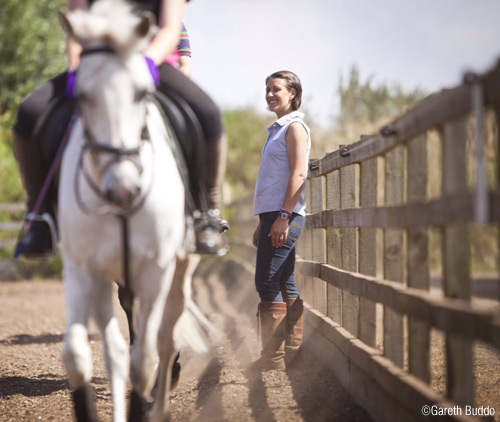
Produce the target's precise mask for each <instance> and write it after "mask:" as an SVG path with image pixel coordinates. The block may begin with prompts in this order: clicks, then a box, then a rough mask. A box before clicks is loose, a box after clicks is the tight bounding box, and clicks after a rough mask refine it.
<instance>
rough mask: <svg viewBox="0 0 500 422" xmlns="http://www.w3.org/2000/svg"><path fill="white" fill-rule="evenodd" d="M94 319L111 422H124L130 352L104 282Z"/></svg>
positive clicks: (111, 288)
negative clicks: (110, 404)
mask: <svg viewBox="0 0 500 422" xmlns="http://www.w3.org/2000/svg"><path fill="white" fill-rule="evenodd" d="M97 286H98V287H97V295H96V299H98V300H96V302H95V312H94V319H95V322H96V324H97V326H98V327H99V330H100V333H101V338H102V340H103V346H104V357H105V361H106V367H107V370H108V377H109V380H110V384H111V396H112V400H113V421H114V422H123V421H125V415H126V401H125V395H126V388H127V381H128V375H129V349H128V346H127V343H126V341H125V339H124V338H123V336H122V334H121V331H120V328H119V325H118V320H117V318H116V317H115V315H114V312H113V304H112V300H113V293H114V292H113V285H112V284H111V283H109V282H107V281H102V282H99V283H98V285H97Z"/></svg>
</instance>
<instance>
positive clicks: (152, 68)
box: [144, 56, 160, 86]
mask: <svg viewBox="0 0 500 422" xmlns="http://www.w3.org/2000/svg"><path fill="white" fill-rule="evenodd" d="M144 58H145V59H146V64H147V65H148V69H149V73H151V77H152V78H153V82H154V84H155V86H158V84H159V83H160V70H159V69H158V66H156V63H155V62H154V60H153V59H152V58H151V57H148V56H144Z"/></svg>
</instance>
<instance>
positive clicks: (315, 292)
mask: <svg viewBox="0 0 500 422" xmlns="http://www.w3.org/2000/svg"><path fill="white" fill-rule="evenodd" d="M324 190H325V177H324V176H320V177H316V178H314V179H312V180H311V213H313V214H314V213H317V212H321V211H323V210H324V209H325V204H324V199H325V192H324ZM312 260H313V261H315V262H326V230H325V229H313V230H312ZM312 296H313V297H312V304H313V306H314V308H316V309H317V310H318V311H319V312H321V313H322V314H323V315H326V282H324V281H323V280H321V279H319V278H313V286H312Z"/></svg>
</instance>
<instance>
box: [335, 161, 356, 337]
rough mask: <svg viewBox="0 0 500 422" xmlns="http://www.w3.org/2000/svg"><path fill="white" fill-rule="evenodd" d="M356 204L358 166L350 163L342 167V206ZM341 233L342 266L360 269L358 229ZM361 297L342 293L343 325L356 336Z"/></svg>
mask: <svg viewBox="0 0 500 422" xmlns="http://www.w3.org/2000/svg"><path fill="white" fill-rule="evenodd" d="M355 206H356V167H355V166H354V165H350V166H347V167H343V168H341V169H340V208H342V209H347V208H354V207H355ZM340 234H341V248H342V253H341V268H342V269H344V270H347V271H353V272H356V271H358V258H357V229H356V228H342V229H340ZM358 316H359V298H358V297H357V296H354V295H353V294H351V293H349V292H348V291H344V292H343V295H342V325H343V326H344V328H345V329H346V330H348V331H349V332H350V333H351V334H352V335H353V336H354V337H357V336H358V331H359V326H358V324H359V318H358Z"/></svg>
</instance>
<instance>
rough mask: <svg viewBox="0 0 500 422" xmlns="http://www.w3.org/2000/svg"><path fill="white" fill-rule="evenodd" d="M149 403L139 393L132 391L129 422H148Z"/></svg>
mask: <svg viewBox="0 0 500 422" xmlns="http://www.w3.org/2000/svg"><path fill="white" fill-rule="evenodd" d="M149 407H150V406H149V403H148V401H147V400H146V399H145V398H144V397H142V396H141V395H139V393H137V392H135V391H132V393H131V394H130V410H129V414H128V421H129V422H146V420H147V419H146V415H147V412H148V409H149Z"/></svg>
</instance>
